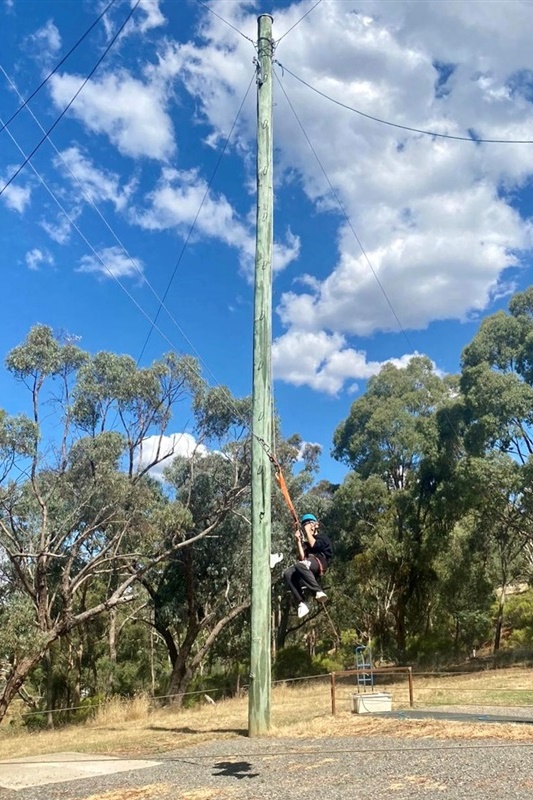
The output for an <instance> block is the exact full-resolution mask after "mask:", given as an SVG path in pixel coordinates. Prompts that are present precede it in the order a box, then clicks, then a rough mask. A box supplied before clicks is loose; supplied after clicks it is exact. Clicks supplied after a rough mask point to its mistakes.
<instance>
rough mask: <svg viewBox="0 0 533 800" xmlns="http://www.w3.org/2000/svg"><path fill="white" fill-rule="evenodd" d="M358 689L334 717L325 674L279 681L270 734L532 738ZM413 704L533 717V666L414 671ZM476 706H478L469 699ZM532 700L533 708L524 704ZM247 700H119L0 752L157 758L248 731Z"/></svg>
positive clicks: (398, 685) (391, 687)
mask: <svg viewBox="0 0 533 800" xmlns="http://www.w3.org/2000/svg"><path fill="white" fill-rule="evenodd" d="M354 689H355V687H354V685H353V682H352V683H348V682H347V679H345V680H343V681H342V682H340V685H339V686H338V692H337V711H338V713H337V716H336V717H332V715H331V697H330V686H329V681H328V679H325V680H324V679H320V680H313V681H306V682H305V683H289V684H283V685H280V686H276V687H275V688H274V691H273V695H272V729H271V732H270V736H272V737H277V738H282V737H289V736H290V737H296V738H304V737H305V738H307V739H313V738H320V737H324V736H328V737H331V736H353V735H358V736H373V737H381V736H397V737H402V738H418V739H420V738H428V739H429V738H434V739H441V740H442V739H453V738H465V737H467V738H471V739H476V738H479V739H484V740H486V739H488V738H490V739H494V740H502V739H504V740H516V741H533V725H531V726H529V725H524V724H498V725H487V724H486V723H483V722H482V721H477V720H476V721H474V722H452V721H443V720H430V719H428V720H411V719H407V718H400V719H389V718H382V717H376V716H370V715H354V714H352V713H351V712H350V701H349V698H350V694H351V693H352V692H353V691H354ZM378 689H382V690H386V691H388V692H390V693H391V694H392V698H393V708H394V709H395V710H401V709H405V708H408V692H407V683H406V680H405V678H403V677H402V678H401V679H396V681H395V682H394V683H389V684H387V685H386V686H379V687H378ZM414 692H415V694H414V696H415V708H419V709H423V708H428V707H432V708H436V707H442V706H444V705H446V706H453V707H454V708H457V707H460V709H461V710H462V711H465V712H468V711H472V712H474V711H475V712H476V713H478V714H479V713H481V707H482V710H483V713H493V714H495V713H502V709H503V708H505V709H507V708H509V707H512V706H515V707H516V706H521V708H520V709H517V711H516V713H517V714H519V715H520V717H528V716H530V717H531V719H532V722H533V704H531V700H532V698H533V670H528V669H520V668H515V669H506V670H498V671H494V672H482V673H474V674H472V673H471V674H468V675H448V676H444V675H440V676H438V677H437V676H432V675H425V676H418V675H416V676H415V679H414ZM472 704H474V705H472ZM528 704H531V705H530V706H529V708H526V707H527V706H528ZM247 717H248V701H247V698H240V699H233V700H225V701H221V702H218V703H217V704H216V705H210V704H209V705H208V704H206V705H198V706H196V707H194V708H192V709H180V710H178V709H172V708H171V707H170V708H160V709H154V708H151V706H150V702H149V700H148V698H145V697H138V698H136V699H134V700H129V701H119V700H114V701H112V702H110V703H109V704H108V705H107V706H105V707H104V708H102V709H101V710H100V711H99V713H98V715H97V716H96V718H95V719H94V720H91V721H90V722H86V723H85V724H83V725H78V726H74V725H72V726H68V727H66V728H65V727H64V728H61V729H59V730H56V731H41V732H34V733H29V732H27V731H25V730H23V731H21V730H13V729H10V728H9V727H6V728H4V729H3V730H0V757H1V758H12V757H15V756H26V755H37V754H40V753H53V752H61V751H71V752H72V751H76V752H90V753H103V754H106V755H119V756H126V755H127V756H141V755H142V756H148V757H149V756H153V755H155V754H157V753H161V752H165V751H172V750H176V749H179V748H183V747H187V746H189V745H191V744H196V743H199V742H202V741H207V740H210V739H215V738H217V739H220V738H226V739H227V738H235V737H237V736H245V735H246V729H247Z"/></svg>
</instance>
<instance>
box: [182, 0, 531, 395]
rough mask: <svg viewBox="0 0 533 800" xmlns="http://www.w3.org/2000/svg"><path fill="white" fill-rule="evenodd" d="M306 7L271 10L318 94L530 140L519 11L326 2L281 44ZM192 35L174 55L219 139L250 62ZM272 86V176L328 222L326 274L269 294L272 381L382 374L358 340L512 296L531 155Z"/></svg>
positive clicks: (235, 10)
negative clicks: (330, 263) (275, 332)
mask: <svg viewBox="0 0 533 800" xmlns="http://www.w3.org/2000/svg"><path fill="white" fill-rule="evenodd" d="M305 10H308V8H307V5H306V4H302V3H295V4H293V5H291V6H290V7H288V8H286V9H282V10H278V11H277V12H276V15H275V20H274V38H275V39H276V38H278V37H281V38H282V41H281V42H280V44H279V46H278V48H277V50H276V59H277V60H278V61H279V62H281V63H282V64H284V65H285V66H286V67H287V68H288V69H290V70H291V72H294V73H295V74H296V75H298V76H300V77H301V78H302V79H303V80H305V81H306V82H307V83H308V84H310V85H311V86H312V87H315V88H316V89H317V90H319V91H320V92H323V93H324V94H326V95H328V96H330V97H331V98H333V99H336V100H338V101H339V102H340V103H343V104H345V105H349V106H352V107H354V108H356V109H359V110H361V111H363V112H364V113H365V114H370V115H373V116H376V117H379V118H381V119H388V120H391V121H393V122H396V123H398V124H400V125H407V126H411V127H416V128H419V129H426V130H433V131H437V132H441V133H449V134H453V135H459V136H466V137H469V136H474V137H475V138H491V139H531V138H532V134H531V131H532V130H533V105H532V102H531V101H532V99H533V90H532V87H533V78H532V76H533V64H532V58H531V48H530V45H529V36H528V33H527V31H528V30H529V26H528V24H527V20H528V19H529V14H530V7H529V4H528V3H527V2H520V1H517V2H513V3H511V4H509V3H507V2H494V3H491V10H490V14H488V13H487V12H486V7H485V6H484V5H483V4H480V3H474V4H472V3H452V2H448V1H447V0H442V2H439V3H438V4H420V3H412V2H398V3H387V4H383V3H381V2H378V0H362V2H357V3H355V2H351V0H346V2H342V3H323V4H321V5H320V6H319V7H318V8H317V9H316V11H314V12H313V13H312V14H309V15H308V16H307V17H306V18H305V19H303V20H302V21H301V22H300V24H299V25H298V26H297V27H296V28H294V30H293V31H291V33H290V34H289V35H288V36H287V38H284V37H283V36H282V34H283V33H284V32H285V31H286V30H288V29H289V28H290V27H291V26H292V25H293V24H294V23H295V22H297V21H298V20H299V19H300V18H301V17H302V13H303V12H304V11H305ZM217 11H218V13H219V14H220V15H221V16H224V17H225V18H226V19H227V20H228V21H229V22H230V23H231V24H233V25H235V27H237V28H239V29H240V30H243V31H244V32H246V33H247V34H250V35H251V36H252V37H253V36H254V34H253V33H251V31H252V30H253V27H252V16H251V15H250V14H248V13H247V5H246V3H242V2H240V3H229V2H228V3H224V2H222V3H220V4H219V5H217ZM202 36H203V41H201V42H199V43H189V44H188V45H186V46H183V47H181V48H177V49H176V51H175V52H174V61H177V60H179V59H180V58H181V59H182V60H183V64H182V66H181V68H180V77H181V79H182V80H183V82H184V85H185V86H186V88H187V89H188V91H189V92H190V93H191V94H192V95H193V96H194V97H195V99H196V100H197V102H199V103H200V104H201V108H202V111H203V113H204V114H205V117H206V119H207V120H208V121H209V122H210V124H211V125H212V127H213V137H214V138H215V139H216V136H217V134H218V135H222V133H223V131H225V130H226V129H227V125H228V115H230V114H231V112H230V111H229V110H228V109H230V108H231V107H232V105H234V104H235V98H236V97H239V96H240V95H241V94H242V92H243V91H244V89H245V85H246V83H245V82H246V74H247V72H246V63H247V60H248V57H249V53H248V49H247V47H246V41H245V40H243V39H242V37H238V36H233V37H232V36H231V29H229V28H228V26H227V25H224V24H223V23H222V22H221V21H220V20H218V19H217V18H216V17H214V16H213V15H209V16H207V17H206V18H205V19H204V22H203V26H202ZM230 41H231V42H232V44H231V45H230V44H229V42H230ZM169 60H170V59H169ZM276 75H277V78H276V80H275V84H274V87H275V95H276V108H275V115H276V123H275V124H276V127H275V137H276V138H275V141H276V153H277V156H278V170H280V171H281V174H282V175H285V176H287V177H288V178H290V179H291V180H293V181H294V180H295V179H296V180H298V181H299V183H300V185H301V186H302V188H303V190H304V192H305V194H306V195H307V197H308V199H309V200H310V201H311V202H312V203H313V204H314V205H315V207H316V208H317V210H319V211H322V212H326V213H330V214H331V213H333V214H335V215H336V218H337V219H338V221H339V222H338V240H337V243H338V258H337V262H336V264H335V265H334V267H333V269H332V270H331V271H330V273H329V274H326V275H325V276H322V277H320V278H317V277H316V276H315V277H314V278H313V280H312V281H307V285H304V286H303V287H302V288H301V289H300V290H298V289H296V288H293V289H292V290H291V291H288V292H285V293H284V294H283V296H282V297H280V298H279V303H278V308H277V311H278V314H279V316H280V320H281V322H282V323H283V325H284V326H285V328H286V333H285V334H284V335H282V336H281V337H280V338H279V339H278V341H277V342H276V343H275V347H274V364H275V370H276V375H277V377H278V378H280V379H282V380H285V381H288V382H290V383H293V384H295V385H303V384H306V385H309V386H311V387H313V388H315V389H317V390H321V391H326V392H332V393H335V392H337V391H339V390H340V388H341V387H342V386H344V385H345V382H346V381H350V380H352V379H353V378H365V377H367V376H368V374H373V373H374V370H375V369H377V368H378V366H377V365H376V364H374V363H372V362H371V363H367V362H366V356H365V354H364V351H363V350H362V349H361V348H360V347H358V346H353V345H352V342H351V338H352V337H366V336H370V335H372V334H374V333H376V332H398V331H400V330H402V329H404V330H411V329H422V328H425V327H427V326H428V325H430V324H431V323H432V322H433V321H435V320H444V319H457V320H464V319H467V318H469V317H470V316H471V315H473V314H477V313H481V312H483V311H485V310H486V309H487V308H488V307H489V306H490V304H491V302H493V300H494V298H495V297H498V296H501V295H502V294H505V293H507V292H510V291H512V290H513V274H516V271H517V270H519V269H521V268H522V266H523V263H524V259H525V258H526V257H527V255H528V254H529V253H530V252H531V248H532V245H533V229H532V225H531V221H530V220H529V219H527V218H524V217H523V216H521V214H520V213H519V211H518V210H516V208H515V206H514V205H513V202H512V194H513V192H514V191H517V190H519V189H520V188H521V187H523V186H524V184H525V182H526V181H527V180H528V179H529V177H530V176H531V175H532V174H533V146H529V145H505V144H498V145H488V144H487V145H485V144H476V143H469V142H458V141H452V140H445V139H432V138H431V137H428V136H424V135H421V134H417V133H411V132H408V131H404V130H399V129H397V128H393V127H389V126H384V125H381V124H379V123H376V122H373V121H371V120H369V119H364V118H362V117H361V116H358V115H356V114H354V113H353V112H350V111H349V110H346V109H345V108H341V107H340V106H339V105H336V104H334V103H332V102H330V101H328V100H327V99H325V98H323V97H320V96H319V95H318V94H316V93H315V92H313V91H312V90H311V89H309V88H308V87H307V86H304V85H303V84H302V83H301V82H299V81H297V80H295V79H294V78H293V77H291V75H290V74H289V73H288V72H286V71H285V72H284V71H283V69H282V68H281V67H279V66H277V67H276ZM282 87H283V88H282ZM283 90H285V92H286V94H287V97H288V99H289V100H290V104H291V105H292V107H293V109H294V110H295V112H296V115H297V118H298V119H296V118H295V115H294V114H293V111H292V110H291V107H290V106H289V105H288V103H287V99H286V97H285V94H284V91H283ZM301 128H303V129H304V130H305V132H306V136H307V139H308V140H309V142H310V143H311V145H312V147H313V150H314V153H313V151H312V150H311V149H310V148H309V143H308V141H307V139H306V137H305V136H304V135H303V134H302V130H301ZM253 136H254V129H253V117H252V116H251V115H250V114H245V115H244V117H243V120H242V123H241V127H240V129H239V137H240V141H241V143H244V142H245V141H246V137H249V141H251V140H252V138H253ZM315 154H316V156H317V158H315ZM325 175H326V176H327V178H326V177H325ZM280 180H281V182H282V181H283V178H281V179H280ZM406 357H409V356H406Z"/></svg>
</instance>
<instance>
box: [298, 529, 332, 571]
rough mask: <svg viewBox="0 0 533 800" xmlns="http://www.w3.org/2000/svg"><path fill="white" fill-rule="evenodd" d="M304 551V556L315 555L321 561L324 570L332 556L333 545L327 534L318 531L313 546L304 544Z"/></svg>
mask: <svg viewBox="0 0 533 800" xmlns="http://www.w3.org/2000/svg"><path fill="white" fill-rule="evenodd" d="M304 552H305V554H306V556H308V555H313V556H316V557H317V558H318V560H319V561H320V562H321V563H322V566H323V568H324V571H325V570H326V569H327V568H328V567H329V563H330V561H331V559H332V558H333V545H332V544H331V540H330V538H329V536H327V535H326V534H325V533H319V534H318V536H317V537H316V539H315V543H314V545H313V547H310V545H308V544H306V545H304Z"/></svg>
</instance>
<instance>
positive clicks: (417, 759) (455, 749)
mask: <svg viewBox="0 0 533 800" xmlns="http://www.w3.org/2000/svg"><path fill="white" fill-rule="evenodd" d="M532 755H533V744H524V743H521V742H515V743H513V742H510V743H509V744H501V743H494V742H491V740H490V739H487V740H486V741H479V740H476V741H475V742H472V741H467V740H465V741H459V740H454V741H453V742H449V743H448V742H445V741H439V742H437V741H434V740H433V741H428V740H418V741H417V740H409V741H406V740H400V739H393V738H362V737H361V738H359V737H342V738H338V737H331V738H328V739H322V738H321V739H316V738H313V739H291V738H286V739H279V738H278V739H270V738H264V739H262V738H260V739H247V738H244V737H242V738H239V739H232V740H225V741H222V740H218V741H212V742H206V743H204V744H201V745H196V746H193V747H190V748H187V749H186V750H180V751H178V752H176V753H168V752H167V753H165V754H164V755H163V756H161V758H160V759H156V760H158V761H160V762H161V763H160V765H159V766H157V767H152V768H149V769H143V770H138V771H134V772H129V773H121V774H116V775H107V776H105V777H98V778H88V779H85V780H83V781H72V782H69V783H56V784H51V785H48V786H43V787H40V788H32V789H25V790H22V791H17V792H14V791H7V790H5V789H3V790H2V789H0V800H7V798H10V800H15V798H16V800H78V799H81V798H89V797H90V798H91V800H170V798H172V800H181V799H183V800H263V798H272V800H287V798H290V800H300V799H301V800H304V798H306V800H308V798H310V797H312V798H315V800H354V798H357V800H359V798H363V800H366V798H368V800H382V798H385V797H392V798H397V799H398V800H408V798H409V800H411V798H435V797H440V796H443V797H444V796H445V797H446V800H458V799H459V798H461V800H462V798H465V800H466V798H468V800H486V798H488V797H492V796H494V797H497V798H498V800H507V798H513V800H516V799H517V798H518V799H519V800H520V798H524V800H525V799H526V798H527V800H531V797H532V796H533V773H532V770H531V765H532ZM151 758H152V759H154V758H155V757H154V756H153V754H152V755H151Z"/></svg>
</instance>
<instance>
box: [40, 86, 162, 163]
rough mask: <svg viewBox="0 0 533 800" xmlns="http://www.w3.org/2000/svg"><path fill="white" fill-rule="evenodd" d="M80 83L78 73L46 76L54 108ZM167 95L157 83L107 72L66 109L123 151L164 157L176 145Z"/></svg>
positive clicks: (128, 154) (70, 95)
mask: <svg viewBox="0 0 533 800" xmlns="http://www.w3.org/2000/svg"><path fill="white" fill-rule="evenodd" d="M82 83H83V78H82V77H80V76H79V75H68V74H63V75H59V74H56V75H54V76H53V77H52V78H51V79H50V91H51V94H52V100H53V102H54V103H55V105H56V106H57V108H58V109H61V110H62V109H63V108H65V106H66V105H67V104H68V103H69V102H70V101H71V99H72V98H73V97H74V95H75V94H76V92H77V91H78V89H79V88H80V86H81V85H82ZM167 99H168V98H167V96H166V92H165V91H164V88H163V87H161V85H159V84H153V83H150V82H145V81H142V80H139V79H137V78H133V77H132V76H131V75H130V74H129V73H128V72H126V71H122V72H116V73H108V74H107V75H104V76H103V77H101V78H99V79H95V80H93V81H89V82H88V83H87V84H86V86H84V88H83V90H82V91H81V92H80V94H79V95H78V96H77V98H76V101H75V103H74V104H73V105H72V107H71V109H70V113H72V114H73V115H74V116H75V117H77V118H78V119H79V120H81V121H82V122H83V124H84V125H85V126H86V127H87V128H88V129H89V130H91V131H92V132H94V133H100V134H105V135H106V136H108V137H109V139H110V140H111V142H112V143H113V144H114V145H115V146H116V147H117V148H118V150H119V151H120V152H121V153H122V154H123V155H126V156H131V157H132V158H140V157H143V156H144V157H147V158H153V159H157V160H163V161H164V160H166V159H168V158H169V157H170V156H171V155H172V154H173V153H174V152H175V149H176V144H175V141H174V132H173V127H172V122H171V119H170V117H169V115H168V112H167V110H166V104H167Z"/></svg>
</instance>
